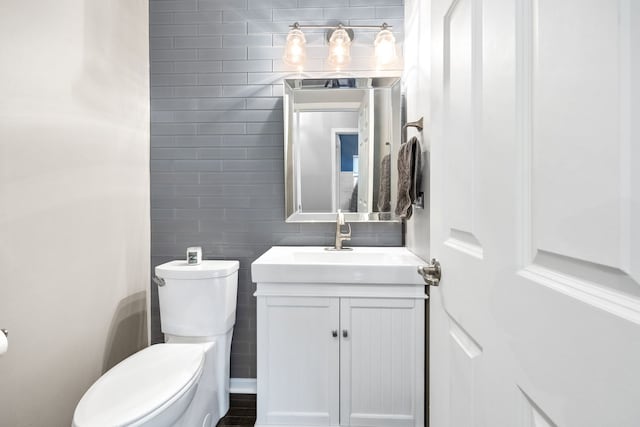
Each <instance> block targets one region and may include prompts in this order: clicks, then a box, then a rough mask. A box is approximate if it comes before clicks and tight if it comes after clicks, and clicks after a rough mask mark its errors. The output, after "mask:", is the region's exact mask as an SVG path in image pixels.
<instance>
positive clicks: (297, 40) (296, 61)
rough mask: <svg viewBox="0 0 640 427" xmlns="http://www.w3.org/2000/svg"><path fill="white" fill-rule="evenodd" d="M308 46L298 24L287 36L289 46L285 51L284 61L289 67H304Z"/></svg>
mask: <svg viewBox="0 0 640 427" xmlns="http://www.w3.org/2000/svg"><path fill="white" fill-rule="evenodd" d="M306 44H307V40H306V39H305V38H304V33H303V32H302V30H300V25H298V23H297V22H296V23H295V24H293V28H292V29H291V30H289V34H288V35H287V46H286V47H285V49H284V56H283V57H282V59H283V61H284V62H285V63H287V64H289V65H297V66H302V64H304V60H305V58H306V48H305V45H306Z"/></svg>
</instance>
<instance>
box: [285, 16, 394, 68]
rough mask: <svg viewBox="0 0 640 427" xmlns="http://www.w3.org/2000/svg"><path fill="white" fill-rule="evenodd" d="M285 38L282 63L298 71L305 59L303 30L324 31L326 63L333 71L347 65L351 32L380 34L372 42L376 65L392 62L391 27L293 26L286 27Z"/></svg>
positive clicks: (351, 38)
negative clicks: (326, 41) (327, 45)
mask: <svg viewBox="0 0 640 427" xmlns="http://www.w3.org/2000/svg"><path fill="white" fill-rule="evenodd" d="M289 28H290V30H289V34H288V35H287V44H286V46H285V50H284V56H283V58H282V59H283V60H284V62H285V63H287V64H289V65H295V66H298V68H300V69H301V68H302V65H303V64H304V60H305V58H306V52H305V49H306V39H305V37H304V33H303V32H302V29H303V28H306V29H320V30H328V31H327V40H328V42H329V56H328V57H327V61H328V62H329V64H331V65H332V66H334V67H336V69H338V70H339V69H340V68H342V67H344V66H345V65H348V64H349V62H350V61H351V42H352V41H353V39H354V32H353V30H354V29H358V30H380V31H379V32H378V34H377V35H376V39H375V42H374V47H375V55H376V63H377V64H378V66H380V65H387V64H390V63H392V62H393V61H395V59H396V38H395V37H394V36H393V33H392V32H391V29H392V28H393V27H391V26H389V25H387V24H386V23H383V24H382V25H343V24H338V25H336V26H328V25H300V24H299V23H297V22H296V23H294V24H293V25H290V26H289Z"/></svg>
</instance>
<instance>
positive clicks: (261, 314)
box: [257, 297, 340, 426]
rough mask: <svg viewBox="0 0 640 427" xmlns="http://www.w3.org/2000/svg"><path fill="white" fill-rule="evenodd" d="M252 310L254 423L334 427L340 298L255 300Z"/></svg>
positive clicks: (260, 298)
mask: <svg viewBox="0 0 640 427" xmlns="http://www.w3.org/2000/svg"><path fill="white" fill-rule="evenodd" d="M257 309H258V319H257V320H258V340H257V342H258V420H257V425H272V424H275V425H278V424H279V425H296V426H301V425H322V426H336V425H338V424H339V415H340V410H339V408H340V406H339V405H340V402H339V395H338V389H339V380H340V378H339V352H340V339H339V336H338V335H337V332H338V329H339V315H340V312H339V310H340V309H339V299H338V298H296V297H259V298H258V307H257ZM334 331H335V332H336V337H334V336H333V335H334V334H333V332H334Z"/></svg>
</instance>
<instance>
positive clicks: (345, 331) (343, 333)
mask: <svg viewBox="0 0 640 427" xmlns="http://www.w3.org/2000/svg"><path fill="white" fill-rule="evenodd" d="M348 336H349V332H347V330H346V329H343V330H342V337H343V338H347V337H348Z"/></svg>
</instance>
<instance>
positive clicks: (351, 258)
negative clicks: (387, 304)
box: [251, 246, 425, 285]
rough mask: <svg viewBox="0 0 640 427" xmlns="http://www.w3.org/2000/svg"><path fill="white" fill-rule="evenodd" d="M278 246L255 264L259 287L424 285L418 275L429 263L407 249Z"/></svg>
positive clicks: (254, 277) (252, 271)
mask: <svg viewBox="0 0 640 427" xmlns="http://www.w3.org/2000/svg"><path fill="white" fill-rule="evenodd" d="M350 249H351V250H346V251H330V250H326V249H325V247H323V246H274V247H272V248H271V249H269V250H268V251H267V252H265V253H264V254H263V255H262V256H261V257H260V258H258V259H257V260H256V261H254V262H253V263H252V264H251V276H252V280H253V281H254V282H257V283H334V284H335V283H342V284H402V285H424V281H423V280H422V278H421V277H420V276H419V275H418V273H417V268H418V266H419V265H423V264H424V263H425V262H424V261H423V260H422V259H420V258H419V257H417V256H416V255H415V254H413V253H412V252H411V251H409V250H408V249H407V248H406V247H354V248H350Z"/></svg>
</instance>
